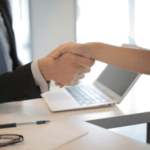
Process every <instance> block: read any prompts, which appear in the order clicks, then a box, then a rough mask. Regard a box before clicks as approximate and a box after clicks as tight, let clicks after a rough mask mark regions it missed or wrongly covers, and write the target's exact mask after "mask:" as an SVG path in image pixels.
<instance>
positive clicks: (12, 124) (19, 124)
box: [0, 120, 50, 129]
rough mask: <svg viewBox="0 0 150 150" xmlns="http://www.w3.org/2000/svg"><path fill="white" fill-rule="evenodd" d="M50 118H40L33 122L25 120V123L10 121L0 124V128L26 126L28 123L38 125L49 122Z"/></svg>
mask: <svg viewBox="0 0 150 150" xmlns="http://www.w3.org/2000/svg"><path fill="white" fill-rule="evenodd" d="M49 122H50V120H41V121H35V122H26V123H10V124H1V125H0V129H2V128H13V127H21V126H28V125H39V124H45V123H49Z"/></svg>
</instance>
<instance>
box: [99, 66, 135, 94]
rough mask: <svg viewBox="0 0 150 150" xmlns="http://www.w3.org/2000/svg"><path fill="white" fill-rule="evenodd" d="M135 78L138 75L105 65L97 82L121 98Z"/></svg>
mask: <svg viewBox="0 0 150 150" xmlns="http://www.w3.org/2000/svg"><path fill="white" fill-rule="evenodd" d="M137 76H138V73H135V72H130V71H126V70H123V69H120V68H117V67H114V66H111V65H107V67H106V68H105V69H104V71H103V72H102V73H101V74H100V76H99V77H98V79H97V81H98V82H100V83H101V84H103V85H104V86H106V87H107V88H109V89H111V90H112V91H113V92H115V93H116V94H118V95H119V96H122V95H123V94H124V93H125V92H126V90H127V89H128V87H129V86H130V85H131V84H132V82H133V81H134V79H135V78H136V77H137Z"/></svg>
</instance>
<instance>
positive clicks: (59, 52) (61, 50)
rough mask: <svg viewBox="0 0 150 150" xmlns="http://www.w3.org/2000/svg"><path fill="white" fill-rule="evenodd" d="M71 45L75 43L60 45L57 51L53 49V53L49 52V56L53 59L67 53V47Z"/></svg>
mask: <svg viewBox="0 0 150 150" xmlns="http://www.w3.org/2000/svg"><path fill="white" fill-rule="evenodd" d="M73 44H75V43H74V42H69V43H66V44H62V45H60V46H59V47H58V48H57V49H55V50H54V51H52V52H51V56H52V57H53V58H54V59H56V58H59V57H60V56H61V55H62V54H64V53H67V52H68V46H69V47H70V46H72V45H73Z"/></svg>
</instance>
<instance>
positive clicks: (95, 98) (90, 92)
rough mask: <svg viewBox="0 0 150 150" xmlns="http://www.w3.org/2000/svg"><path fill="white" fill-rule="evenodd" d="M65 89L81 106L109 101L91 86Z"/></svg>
mask: <svg viewBox="0 0 150 150" xmlns="http://www.w3.org/2000/svg"><path fill="white" fill-rule="evenodd" d="M65 89H66V90H67V91H68V92H69V93H70V94H71V95H72V97H74V99H75V100H76V101H77V102H78V103H79V104H80V105H81V106H83V105H90V104H97V103H104V102H110V100H108V99H107V98H106V97H104V96H103V95H102V94H101V93H99V92H97V91H96V90H94V88H92V87H91V86H87V85H77V86H74V87H66V88H65Z"/></svg>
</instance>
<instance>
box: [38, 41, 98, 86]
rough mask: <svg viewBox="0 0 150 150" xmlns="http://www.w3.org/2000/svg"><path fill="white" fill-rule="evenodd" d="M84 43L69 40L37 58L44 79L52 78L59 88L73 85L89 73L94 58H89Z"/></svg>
mask: <svg viewBox="0 0 150 150" xmlns="http://www.w3.org/2000/svg"><path fill="white" fill-rule="evenodd" d="M83 45H84V44H77V43H74V42H69V43H66V44H62V45H60V46H59V47H57V48H56V49H55V50H53V51H52V52H51V53H49V54H48V55H47V56H45V57H43V58H42V59H39V60H38V65H39V69H40V71H41V73H42V75H43V76H44V78H45V80H46V81H50V80H54V81H55V85H56V86H59V87H60V88H61V87H63V86H65V85H67V86H75V85H77V84H78V83H79V80H80V79H83V78H84V77H85V73H89V72H90V70H91V67H92V66H93V65H94V63H95V60H94V59H92V58H90V53H89V51H88V49H85V48H84V46H83Z"/></svg>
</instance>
